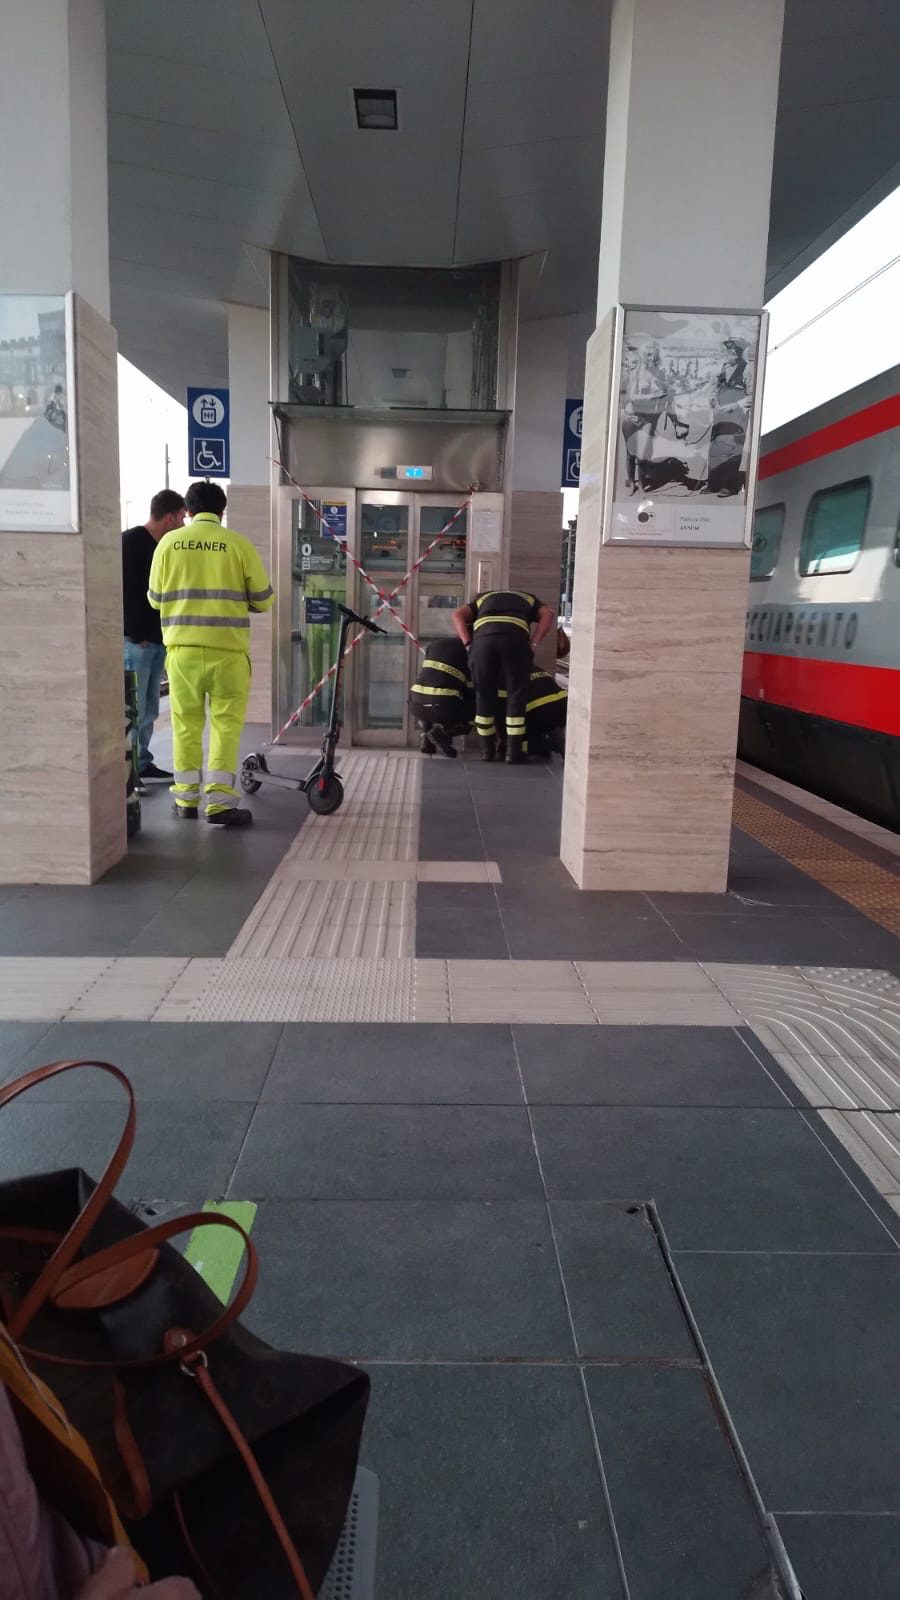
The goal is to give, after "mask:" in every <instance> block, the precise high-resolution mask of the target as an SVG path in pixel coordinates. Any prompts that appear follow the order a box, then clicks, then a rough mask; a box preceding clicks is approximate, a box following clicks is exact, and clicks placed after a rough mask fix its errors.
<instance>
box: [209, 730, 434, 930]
mask: <svg viewBox="0 0 900 1600" xmlns="http://www.w3.org/2000/svg"><path fill="white" fill-rule="evenodd" d="M341 766H342V775H343V778H344V781H345V786H346V796H347V797H346V799H345V801H344V804H343V806H342V807H341V809H340V811H338V812H336V813H335V815H334V816H331V817H317V816H310V817H308V818H307V819H306V820H305V821H304V823H303V826H302V827H301V828H300V830H299V832H298V834H297V837H296V838H295V840H294V842H293V844H292V845H291V847H290V849H289V850H288V851H287V854H286V855H285V856H284V857H283V858H282V860H281V862H280V863H279V865H278V866H277V867H276V868H275V871H274V873H273V874H272V877H271V878H270V879H269V882H268V884H267V885H266V887H265V889H264V890H263V892H262V894H261V896H260V898H259V899H258V900H257V902H256V905H255V906H254V907H253V910H252V911H251V913H250V915H249V917H248V918H247V920H246V922H245V923H244V925H243V927H242V928H241V929H240V931H239V933H238V935H237V937H236V938H235V940H234V942H233V944H232V946H231V948H230V950H229V952H228V959H229V960H232V959H239V958H243V957H262V956H270V957H273V958H276V959H281V958H287V957H295V958H297V959H301V960H302V959H304V958H305V957H308V956H335V957H339V956H348V957H349V956H355V957H358V958H360V959H365V958H367V957H393V958H400V957H410V956H413V955H414V954H415V938H416V925H415V903H416V902H415V862H416V857H417V854H418V840H419V807H420V800H421V790H422V770H421V765H420V764H419V763H418V762H417V761H416V760H415V759H411V758H410V757H409V756H407V755H406V753H405V752H403V751H397V752H391V753H389V754H386V755H381V754H379V755H376V754H371V755H370V754H369V753H368V752H358V753H354V754H351V755H348V756H347V757H346V758H345V759H344V760H343V761H342V763H341ZM395 874H396V877H395Z"/></svg>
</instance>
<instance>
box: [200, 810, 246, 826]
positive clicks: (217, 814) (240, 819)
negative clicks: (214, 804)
mask: <svg viewBox="0 0 900 1600" xmlns="http://www.w3.org/2000/svg"><path fill="white" fill-rule="evenodd" d="M206 820H207V822H216V823H218V825H219V827H220V828H249V826H250V824H251V823H252V821H253V812H252V811H244V810H243V808H242V807H241V806H229V807H228V810H227V811H213V813H212V814H211V815H210V813H209V812H208V811H207V813H206Z"/></svg>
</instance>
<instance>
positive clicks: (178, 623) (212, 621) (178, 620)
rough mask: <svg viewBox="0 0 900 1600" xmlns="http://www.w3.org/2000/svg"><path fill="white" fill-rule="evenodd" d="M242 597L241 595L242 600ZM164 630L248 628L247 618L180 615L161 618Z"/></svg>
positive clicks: (248, 621)
mask: <svg viewBox="0 0 900 1600" xmlns="http://www.w3.org/2000/svg"><path fill="white" fill-rule="evenodd" d="M243 598H244V596H243V595H241V599H242V600H243ZM162 625H163V627H164V628H249V626H250V618H249V617H212V616H209V617H205V616H197V617H189V616H185V615H184V614H182V615H181V616H179V617H163V619H162Z"/></svg>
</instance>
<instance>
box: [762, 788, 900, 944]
mask: <svg viewBox="0 0 900 1600" xmlns="http://www.w3.org/2000/svg"><path fill="white" fill-rule="evenodd" d="M733 817H734V822H735V826H736V827H738V828H742V829H743V831H744V832H745V833H749V834H751V835H752V837H753V838H754V839H758V840H759V842H760V844H765V845H768V847H769V849H770V850H774V851H775V852H776V853H777V854H778V855H780V856H783V858H784V859H785V861H790V862H791V863H792V864H793V865H794V866H795V867H799V869H800V871H801V872H805V873H806V875H807V877H809V878H814V879H815V881H816V882H817V883H821V884H822V885H823V886H824V887H825V888H826V889H830V890H831V893H832V894H835V895H837V896H838V897H839V899H841V900H846V901H847V903H848V904H849V905H851V906H854V907H855V908H856V910H857V911H861V912H862V914H863V916H866V917H868V918H869V919H870V921H872V922H877V923H878V925H879V927H882V928H887V930H888V932H889V933H894V934H897V936H898V937H900V872H892V871H891V870H890V868H888V867H882V866H879V865H878V864H877V863H876V862H874V861H866V860H864V859H863V858H862V857H861V856H858V855H857V854H856V853H855V851H853V850H852V849H849V848H848V847H847V846H846V845H842V844H838V843H837V842H836V841H835V840H832V839H829V838H828V837H827V836H826V835H825V834H822V833H819V832H818V830H817V829H815V828H813V827H808V826H807V824H806V823H803V822H798V821H796V820H795V818H793V817H788V816H785V814H784V812H782V811H779V810H778V809H777V808H776V807H775V806H770V805H767V804H766V802H765V801H764V800H758V799H757V798H756V796H755V795H750V794H746V793H745V792H744V791H743V790H742V789H740V788H736V789H735V791H734V812H733Z"/></svg>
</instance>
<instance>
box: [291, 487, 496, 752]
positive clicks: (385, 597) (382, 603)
mask: <svg viewBox="0 0 900 1600" xmlns="http://www.w3.org/2000/svg"><path fill="white" fill-rule="evenodd" d="M270 460H271V461H272V465H273V466H276V467H277V468H278V469H279V471H280V472H283V473H284V475H285V477H286V478H287V480H288V482H289V483H292V484H293V485H294V488H295V489H296V490H297V492H298V494H299V495H300V497H301V499H302V500H304V501H305V503H306V504H307V505H308V506H309V507H310V509H311V510H312V512H313V515H314V516H316V517H318V519H319V522H320V523H321V524H322V526H323V528H327V529H328V533H329V537H332V538H333V537H334V535H333V534H332V533H331V529H330V528H329V527H328V520H327V518H326V517H325V515H324V513H323V512H322V511H320V510H319V507H318V506H317V504H316V502H315V500H313V499H312V497H311V496H310V495H308V494H307V492H306V490H305V489H304V488H302V486H301V485H300V484H299V483H298V482H297V480H296V478H294V477H292V475H291V474H290V473H289V472H288V469H287V467H286V466H285V465H284V463H283V462H281V461H277V460H276V459H275V458H274V457H270ZM471 504H472V496H471V494H470V495H469V497H468V499H467V500H464V501H463V503H462V505H461V506H457V508H456V510H455V511H454V513H453V515H452V517H451V518H450V520H449V521H448V522H446V523H445V524H444V526H443V528H442V529H441V531H440V533H438V534H435V537H434V538H433V539H432V541H431V543H430V544H429V545H428V547H427V549H425V550H423V551H422V554H421V555H420V556H419V559H418V561H414V562H413V564H412V566H411V567H410V569H409V571H408V572H406V573H404V575H403V577H402V578H401V579H400V582H399V583H398V584H397V586H396V588H394V589H392V590H391V591H390V593H389V594H385V592H384V590H383V589H379V587H378V585H377V583H375V582H374V580H373V579H372V578H371V577H370V576H369V574H368V572H367V571H366V569H365V567H364V566H363V564H362V562H361V561H358V560H357V558H356V556H354V555H352V554H351V552H350V551H349V550H348V549H347V547H346V545H344V555H345V556H346V558H347V560H348V561H349V562H350V563H351V565H352V566H353V567H355V568H356V571H357V572H358V573H359V575H360V577H361V578H362V579H363V581H364V583H366V584H367V585H368V587H369V588H370V589H371V591H372V593H373V594H374V595H375V596H376V598H377V599H378V602H379V604H378V605H377V606H376V608H375V610H374V611H373V612H372V616H371V618H370V620H371V621H372V622H374V621H375V620H376V618H377V617H380V616H381V615H382V613H383V612H384V611H388V612H389V613H390V615H391V616H392V617H393V618H394V620H395V621H396V622H398V623H399V624H400V627H401V628H402V629H403V632H404V633H405V634H406V636H407V638H408V639H411V640H412V642H413V644H414V645H415V647H416V649H417V650H420V651H422V653H423V654H424V652H425V646H424V645H423V644H421V643H420V642H419V640H418V639H417V638H416V636H415V634H414V633H413V632H412V629H411V628H408V627H407V625H406V623H405V622H404V621H403V618H402V617H401V616H400V614H399V612H398V611H396V610H395V609H394V607H393V606H392V604H391V601H392V600H396V598H397V596H398V594H399V593H400V590H401V589H402V588H403V587H404V585H405V584H407V583H408V582H409V580H410V578H411V577H412V576H413V575H414V573H416V572H418V570H419V568H420V567H421V565H422V563H423V561H427V560H428V557H429V556H430V555H431V552H432V550H433V549H434V548H435V546H436V545H438V544H440V542H441V540H442V539H445V538H446V537H447V534H448V532H449V531H450V529H451V528H452V527H453V524H454V522H455V521H456V519H457V517H460V516H462V513H463V512H464V511H465V510H466V508H467V507H468V506H470V505H471ZM338 543H343V541H341V540H339V541H338ZM364 637H365V634H363V633H358V634H357V635H356V638H355V639H351V641H350V643H349V644H348V645H347V647H346V649H345V651H344V655H343V659H344V660H345V661H346V659H347V657H348V656H349V654H350V652H351V650H355V649H356V647H357V645H358V644H360V643H361V641H362V640H363V638H364ZM336 672H337V662H335V663H334V664H333V665H332V666H330V667H329V668H328V671H327V672H326V673H325V675H324V677H322V678H320V679H319V682H318V683H317V684H316V685H315V687H314V688H312V689H310V691H309V694H308V695H307V696H306V699H305V700H303V701H301V703H300V705H299V706H297V708H296V710H295V711H292V712H291V715H290V716H289V717H288V719H287V722H286V723H285V724H284V726H283V727H281V728H279V730H278V732H277V733H276V735H275V737H274V739H273V740H272V744H273V745H276V744H277V743H278V741H279V739H282V738H283V737H284V735H285V734H286V733H287V731H288V729H289V728H293V727H295V726H296V724H297V723H298V722H299V721H300V718H301V717H302V715H303V713H304V711H305V710H306V709H307V707H308V706H311V705H312V703H313V701H314V700H315V698H316V695H317V694H318V693H319V691H320V690H321V689H324V687H325V685H326V683H328V681H329V679H331V678H333V677H334V675H335V673H336Z"/></svg>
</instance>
